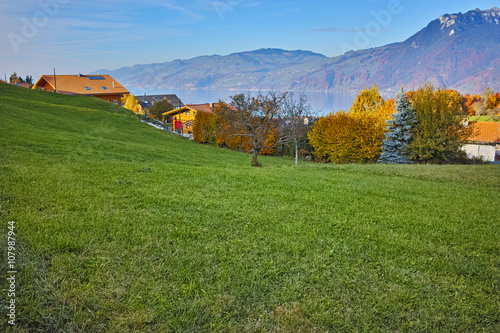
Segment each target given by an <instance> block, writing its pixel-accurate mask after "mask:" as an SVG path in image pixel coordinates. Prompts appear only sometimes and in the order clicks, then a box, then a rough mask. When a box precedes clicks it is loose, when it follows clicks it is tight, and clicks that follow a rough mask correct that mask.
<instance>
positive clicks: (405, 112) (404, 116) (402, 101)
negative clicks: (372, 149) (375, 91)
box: [378, 90, 417, 164]
mask: <svg viewBox="0 0 500 333" xmlns="http://www.w3.org/2000/svg"><path fill="white" fill-rule="evenodd" d="M416 122H417V114H416V110H415V108H414V107H413V106H412V105H411V103H410V101H409V100H408V96H407V94H406V92H405V91H404V90H401V93H400V94H399V95H398V97H397V98H396V113H395V114H393V115H392V119H389V120H387V131H386V133H385V140H384V146H383V147H382V154H381V155H380V158H379V160H378V162H379V163H395V164H405V163H410V159H409V158H408V145H409V143H410V142H411V139H412V137H413V128H414V126H415V124H416Z"/></svg>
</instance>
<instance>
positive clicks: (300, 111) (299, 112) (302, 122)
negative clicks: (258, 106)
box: [281, 93, 312, 164]
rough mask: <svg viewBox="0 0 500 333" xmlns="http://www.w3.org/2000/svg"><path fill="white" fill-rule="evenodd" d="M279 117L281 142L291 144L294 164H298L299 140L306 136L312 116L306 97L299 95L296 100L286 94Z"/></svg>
mask: <svg viewBox="0 0 500 333" xmlns="http://www.w3.org/2000/svg"><path fill="white" fill-rule="evenodd" d="M281 107H282V112H281V115H282V117H283V119H284V131H283V135H282V141H284V142H291V143H293V146H294V150H295V164H298V162H299V145H300V140H301V139H302V138H304V137H305V136H307V131H308V129H309V126H308V125H309V119H310V117H311V116H312V111H311V106H310V105H309V104H308V103H307V97H306V96H305V95H304V94H303V93H300V94H299V97H298V98H297V99H295V98H294V94H293V93H287V94H286V95H285V96H284V98H283V101H282V105H281Z"/></svg>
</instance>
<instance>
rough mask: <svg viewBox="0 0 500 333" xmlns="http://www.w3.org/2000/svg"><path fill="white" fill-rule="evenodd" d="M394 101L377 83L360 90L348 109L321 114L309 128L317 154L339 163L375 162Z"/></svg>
mask: <svg viewBox="0 0 500 333" xmlns="http://www.w3.org/2000/svg"><path fill="white" fill-rule="evenodd" d="M393 112H394V101H392V100H387V101H384V99H383V98H382V97H381V96H380V94H379V92H378V88H377V86H374V87H372V88H366V89H364V90H362V91H360V92H359V94H358V96H357V97H356V100H355V101H354V103H353V105H352V107H351V109H350V110H349V112H345V111H342V112H338V113H336V114H330V115H329V116H327V117H323V118H320V120H319V121H318V122H316V123H315V125H314V126H313V128H312V129H311V130H310V131H309V134H308V137H309V141H310V144H311V145H312V146H313V148H314V149H315V154H316V156H317V157H320V158H322V159H325V160H327V161H329V162H336V163H367V162H376V161H377V160H378V158H379V156H380V153H381V150H382V145H383V140H384V131H385V127H386V120H388V119H390V117H391V114H392V113H393Z"/></svg>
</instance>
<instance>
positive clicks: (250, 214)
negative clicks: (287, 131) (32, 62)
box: [0, 84, 500, 332]
mask: <svg viewBox="0 0 500 333" xmlns="http://www.w3.org/2000/svg"><path fill="white" fill-rule="evenodd" d="M261 161H262V162H263V164H264V167H263V168H251V167H250V156H249V155H246V154H242V153H237V152H232V151H228V150H222V149H218V148H213V147H208V146H203V145H199V144H196V143H193V142H190V141H188V140H185V139H183V138H180V137H178V136H175V135H172V134H168V133H165V132H162V131H160V130H157V129H155V128H153V127H151V126H148V125H146V124H143V123H141V122H140V121H139V119H138V118H137V117H136V116H135V115H133V114H132V113H131V112H129V111H127V110H124V109H121V108H119V107H116V106H114V105H112V104H110V103H107V102H103V101H100V100H98V99H94V98H89V97H74V96H63V95H57V94H53V93H45V92H40V91H32V90H26V89H22V88H18V87H13V86H10V85H6V84H0V168H1V169H0V205H1V206H0V221H1V227H0V232H1V234H0V235H1V237H0V248H1V250H2V260H1V264H0V266H1V274H0V281H1V282H0V285H1V286H2V294H3V295H5V296H6V295H7V292H8V290H9V288H10V286H9V284H8V281H7V277H9V276H10V274H9V273H8V271H9V270H11V269H12V267H8V261H7V258H8V252H13V253H15V256H16V257H15V264H14V268H15V269H16V270H17V273H16V274H15V277H16V285H15V292H16V298H15V300H16V303H15V304H16V318H15V320H16V326H15V327H14V329H12V328H13V327H11V326H10V325H9V324H8V322H7V320H9V318H8V317H7V316H6V314H8V313H9V311H10V310H8V309H7V305H9V304H10V303H9V300H10V299H11V298H6V297H4V296H2V298H1V308H2V317H1V319H0V328H1V330H2V331H6V328H10V331H11V332H42V331H43V332H168V331H178V332H205V331H208V332H325V331H330V332H347V331H349V332H350V331H401V332H411V331H420V332H421V331H436V332H437V331H442V332H450V331H462V332H465V331H483V330H484V331H486V332H498V331H500V320H499V319H500V314H499V312H498V307H499V304H500V261H499V258H500V243H499V242H498V239H499V237H500V220H499V219H498V202H499V199H500V195H499V193H500V191H499V187H500V181H499V180H500V177H499V175H500V173H499V170H500V169H499V167H498V166H496V165H480V166H425V165H404V166H389V165H325V164H312V163H302V164H299V166H297V167H296V166H295V165H294V164H293V161H292V160H289V159H283V158H272V157H262V160H261ZM9 221H14V222H15V229H14V231H15V235H12V236H14V237H15V246H14V249H9V248H8V243H7V241H8V240H7V233H8V231H9V229H8V227H9V224H8V222H9ZM11 245H12V243H11ZM11 250H12V251H11Z"/></svg>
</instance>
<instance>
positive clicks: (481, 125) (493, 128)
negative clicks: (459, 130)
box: [469, 121, 500, 143]
mask: <svg viewBox="0 0 500 333" xmlns="http://www.w3.org/2000/svg"><path fill="white" fill-rule="evenodd" d="M471 125H472V126H474V135H472V136H471V137H469V141H472V142H484V143H500V123H496V122H485V121H478V122H476V123H471Z"/></svg>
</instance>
